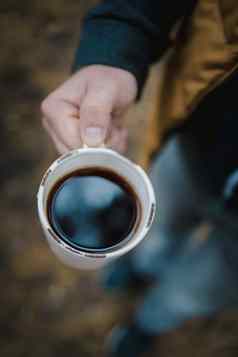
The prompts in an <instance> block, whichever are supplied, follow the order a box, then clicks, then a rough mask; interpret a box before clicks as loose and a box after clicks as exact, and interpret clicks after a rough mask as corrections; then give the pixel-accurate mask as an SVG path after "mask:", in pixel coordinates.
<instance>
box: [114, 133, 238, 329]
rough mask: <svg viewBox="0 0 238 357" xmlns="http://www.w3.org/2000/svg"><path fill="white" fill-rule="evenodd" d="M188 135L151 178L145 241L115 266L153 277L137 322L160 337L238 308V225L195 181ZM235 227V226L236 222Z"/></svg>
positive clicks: (176, 140)
mask: <svg viewBox="0 0 238 357" xmlns="http://www.w3.org/2000/svg"><path fill="white" fill-rule="evenodd" d="M186 145H187V144H186V143H184V138H183V135H180V134H178V135H176V136H175V137H173V139H171V140H170V141H169V143H168V144H167V145H166V147H165V148H164V150H163V151H162V153H161V154H160V156H159V157H158V158H157V159H156V160H155V162H154V164H153V166H152V168H151V171H150V177H151V180H152V182H153V185H154V188H155V192H156V197H157V200H158V210H157V214H156V217H155V221H154V224H153V226H152V229H151V231H150V232H149V234H148V237H147V238H146V239H145V241H144V242H143V243H142V244H141V245H140V246H139V247H138V248H137V249H136V250H134V251H133V252H132V253H130V255H128V256H126V258H121V261H120V260H119V261H117V262H115V263H113V264H114V265H115V266H114V268H115V270H114V271H116V269H118V270H120V269H121V268H122V267H123V269H125V266H126V264H127V265H128V273H127V274H128V275H130V274H132V277H133V276H135V275H137V276H139V277H149V278H150V279H151V280H153V285H152V286H151V287H150V288H149V289H147V291H145V293H144V298H143V301H142V302H141V304H140V305H139V306H138V308H137V310H136V312H135V316H134V319H135V321H136V323H137V324H138V326H139V327H140V328H141V329H142V330H144V331H145V332H147V333H153V334H160V333H162V332H165V331H168V330H172V329H174V328H176V327H178V326H180V325H181V324H182V323H183V321H185V320H187V319H190V318H193V317H197V316H208V315H211V314H214V313H215V312H217V311H219V310H221V309H224V308H226V307H232V306H235V305H236V304H237V303H238V225H236V224H234V225H232V224H230V220H229V219H230V217H228V218H226V216H224V215H223V214H222V212H221V209H220V208H219V199H218V198H217V196H216V195H214V194H213V193H211V194H209V192H207V191H206V192H205V191H203V188H202V186H201V185H200V180H199V179H198V178H197V177H194V171H193V175H191V168H190V167H189V164H188V160H187V158H186V155H185V153H186V147H187V146H186ZM232 222H233V220H232Z"/></svg>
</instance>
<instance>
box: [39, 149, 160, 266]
mask: <svg viewBox="0 0 238 357" xmlns="http://www.w3.org/2000/svg"><path fill="white" fill-rule="evenodd" d="M94 167H96V168H104V169H106V170H110V171H112V172H114V173H116V174H117V175H119V176H120V177H121V178H122V179H124V180H125V181H126V182H127V183H128V184H129V185H130V186H131V188H132V189H133V191H134V192H135V194H136V196H137V199H138V200H139V203H140V206H141V212H140V217H139V219H138V220H137V224H136V227H135V229H133V230H132V231H131V232H130V234H129V236H128V237H127V238H125V239H123V241H122V242H120V243H119V244H117V245H114V246H112V247H110V248H105V249H86V248H84V247H82V249H81V247H80V246H79V247H77V248H75V247H72V246H71V245H70V244H68V243H67V242H65V240H63V239H62V237H60V235H59V234H57V233H56V232H55V230H54V229H53V228H52V225H51V223H50V222H49V219H48V213H47V211H48V210H47V203H48V198H49V195H50V193H51V190H52V189H53V187H54V186H55V185H56V183H57V182H59V181H60V180H62V179H63V178H64V177H66V176H68V175H69V174H71V173H73V172H75V171H78V170H80V169H86V168H94ZM37 203H38V214H39V219H40V222H41V225H42V228H43V231H44V234H45V236H46V238H47V240H48V243H49V245H50V247H51V249H52V251H53V252H54V253H55V254H56V255H57V257H58V258H59V259H60V260H61V261H63V262H64V263H65V264H67V265H69V266H71V267H75V268H79V269H97V268H100V267H102V266H104V265H105V264H106V263H108V262H110V261H111V260H112V259H115V258H117V257H120V256H121V255H123V254H125V253H127V252H129V251H130V250H131V249H133V248H134V247H136V245H137V244H139V243H140V242H141V241H142V239H143V238H144V237H145V235H146V233H147V232H148V230H149V228H150V226H151V224H152V221H153V218H154V214H155V207H156V202H155V194H154V190H153V187H152V184H151V182H150V180H149V178H148V176H147V174H146V173H145V172H144V170H143V169H142V168H141V167H140V166H138V165H136V164H134V163H133V162H131V161H130V160H128V159H126V158H125V157H123V156H121V155H119V154H118V153H116V152H115V151H113V150H110V149H106V148H83V149H77V150H73V151H70V152H69V153H67V154H65V155H63V156H61V157H60V158H59V159H57V160H56V161H54V162H53V164H52V165H51V166H50V167H49V169H48V170H47V171H46V173H45V175H44V176H43V179H42V181H41V184H40V187H39V191H38V194H37Z"/></svg>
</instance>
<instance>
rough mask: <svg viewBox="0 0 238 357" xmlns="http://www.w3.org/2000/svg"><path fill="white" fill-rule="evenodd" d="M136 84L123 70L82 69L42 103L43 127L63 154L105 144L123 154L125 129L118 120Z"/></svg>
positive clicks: (111, 68) (96, 67)
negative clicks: (82, 147)
mask: <svg viewBox="0 0 238 357" xmlns="http://www.w3.org/2000/svg"><path fill="white" fill-rule="evenodd" d="M136 95H137V82H136V79H135V77H134V76H133V74H131V73H130V72H127V71H125V70H123V69H119V68H113V67H109V66H103V65H90V66H87V67H84V68H82V69H81V70H80V71H78V72H77V73H76V74H74V75H73V76H72V77H71V78H69V79H68V80H67V81H66V82H65V83H63V84H62V85H61V86H60V87H59V88H57V89H56V90H55V91H54V92H52V93H51V94H50V95H49V96H48V97H47V98H46V99H45V100H44V101H43V102H42V106H41V109H42V113H43V120H42V121H43V126H44V127H45V129H46V130H47V132H48V133H49V135H50V137H51V138H52V140H53V142H54V144H55V146H56V148H57V150H58V151H59V152H60V153H61V154H62V153H65V152H66V151H68V150H71V149H75V148H78V147H80V146H82V143H84V144H86V145H88V146H92V147H96V146H100V145H101V144H103V143H104V142H107V145H108V146H109V147H112V148H113V149H115V150H117V151H120V152H123V151H124V150H125V146H126V138H127V130H126V128H123V127H122V121H121V117H122V116H123V114H124V113H125V112H126V111H127V109H128V107H129V106H130V105H131V104H132V103H133V102H134V100H135V98H136Z"/></svg>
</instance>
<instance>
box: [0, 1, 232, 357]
mask: <svg viewBox="0 0 238 357" xmlns="http://www.w3.org/2000/svg"><path fill="white" fill-rule="evenodd" d="M94 2H96V1H92V0H90V1H86V0H67V1H66V0H48V1H44V0H43V1H37V0H34V1H30V0H23V1H21V2H20V1H16V0H12V1H10V0H9V1H5V2H4V3H1V4H0V43H1V56H0V79H1V80H0V98H1V101H0V107H1V111H0V116H1V120H0V145H1V160H0V167H1V176H0V183H1V200H0V215H1V216H0V217H1V240H0V262H1V263H0V279H1V288H2V289H1V293H0V355H1V356H4V357H28V356H32V355H34V357H39V356H44V357H54V356H57V357H64V356H67V357H76V356H77V357H78V356H80V357H93V356H101V355H102V346H103V341H104V337H105V335H106V334H107V333H108V331H110V329H111V327H112V326H113V325H114V323H116V322H118V321H123V320H124V319H126V318H127V315H128V311H130V310H131V303H130V302H128V301H123V300H122V299H121V298H117V299H116V298H115V297H114V298H112V297H108V296H106V295H105V294H104V293H103V292H102V291H101V290H100V289H99V287H98V285H97V279H98V278H97V275H96V274H94V273H82V272H78V271H75V270H71V269H68V268H66V267H64V266H63V265H62V264H61V263H59V262H58V260H57V259H56V258H55V257H54V256H53V255H52V254H51V253H50V251H49V249H48V246H47V245H46V243H45V241H44V239H43V236H42V232H41V230H40V227H39V225H38V222H37V217H36V204H35V203H36V202H35V193H36V190H37V186H38V183H39V180H40V177H41V175H42V173H43V171H44V170H45V169H46V168H47V166H48V165H49V164H50V162H51V161H52V160H53V159H54V158H55V157H56V153H55V151H54V148H53V146H52V145H51V143H50V142H49V140H48V138H47V136H46V135H45V133H44V132H43V130H42V128H41V125H40V121H39V119H40V113H39V105H40V101H41V99H42V98H43V97H44V96H45V95H46V94H47V93H48V92H49V91H50V90H51V89H53V88H55V87H56V86H57V85H58V84H59V83H61V82H62V81H63V80H64V79H65V78H66V77H67V76H68V74H69V70H70V65H71V63H72V58H73V52H74V49H75V46H76V43H77V39H78V33H79V28H80V21H81V18H82V16H83V14H84V12H85V11H86V10H87V8H88V7H89V6H91V5H92V4H93V3H94ZM154 91H155V86H154V84H153V78H152V82H151V83H150V85H149V86H148V88H147V91H146V96H145V99H144V101H143V103H141V104H140V106H138V107H137V108H136V109H134V110H133V111H132V113H131V114H130V122H131V124H130V126H131V132H132V131H133V137H132V138H131V141H130V151H129V156H130V157H132V158H134V159H137V158H138V156H140V150H141V147H142V146H143V140H142V139H141V138H142V137H143V132H144V129H145V127H146V119H147V116H148V113H149V111H150V110H151V102H152V99H151V98H153V93H154ZM138 122H139V124H138ZM135 133H136V134H135ZM135 141H137V143H138V142H139V144H138V145H135ZM135 147H136V150H135ZM237 333H238V319H237V314H235V313H232V312H231V313H228V314H223V315H221V316H219V317H217V319H215V320H210V321H196V322H193V323H188V324H187V325H186V326H185V327H184V328H183V329H181V330H180V331H177V332H175V333H172V334H167V335H166V336H165V337H164V339H163V340H162V341H161V342H160V343H159V344H158V351H157V352H156V353H155V355H158V354H159V352H160V354H159V355H160V356H162V357H167V356H189V355H191V354H193V356H194V357H195V356H201V355H202V356H216V357H219V356H220V357H221V356H226V357H233V356H237V355H238V342H237Z"/></svg>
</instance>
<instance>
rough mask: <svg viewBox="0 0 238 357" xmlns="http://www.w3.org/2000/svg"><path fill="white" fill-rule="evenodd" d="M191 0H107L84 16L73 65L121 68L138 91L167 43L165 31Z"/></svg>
mask: <svg viewBox="0 0 238 357" xmlns="http://www.w3.org/2000/svg"><path fill="white" fill-rule="evenodd" d="M194 1H195V0H193V1H192V0H180V1H175V0H107V1H103V2H102V3H100V4H99V5H98V6H96V7H95V8H94V9H92V10H91V11H90V12H89V13H88V15H87V16H86V18H85V20H84V23H83V27H82V31H81V37H80V43H79V47H78V49H77V51H76V56H75V62H74V66H73V69H74V70H77V69H79V68H81V67H83V66H86V65H90V64H103V65H109V66H113V67H118V68H123V69H125V70H127V71H129V72H131V73H133V74H134V75H135V77H136V79H137V82H138V86H139V92H141V89H142V87H143V84H144V82H145V79H146V77H147V73H148V69H149V66H150V65H151V64H152V63H153V62H154V61H156V60H158V59H159V57H160V56H161V55H162V53H163V52H164V50H165V49H166V48H167V47H168V46H169V39H168V37H169V36H168V35H169V32H170V30H171V28H172V27H173V25H174V24H175V23H176V21H177V20H179V19H180V18H181V17H182V16H184V15H185V14H186V13H187V12H188V11H189V10H190V8H191V6H192V3H194Z"/></svg>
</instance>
